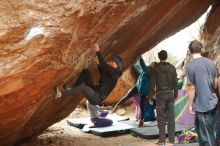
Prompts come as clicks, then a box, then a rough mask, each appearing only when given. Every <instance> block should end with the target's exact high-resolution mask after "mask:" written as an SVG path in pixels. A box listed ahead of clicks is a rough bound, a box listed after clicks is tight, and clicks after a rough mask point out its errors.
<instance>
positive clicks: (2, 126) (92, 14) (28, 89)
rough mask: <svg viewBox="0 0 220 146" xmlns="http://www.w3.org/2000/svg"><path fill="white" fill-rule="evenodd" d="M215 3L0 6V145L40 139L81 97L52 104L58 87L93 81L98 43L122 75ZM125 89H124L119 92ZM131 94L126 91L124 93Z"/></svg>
mask: <svg viewBox="0 0 220 146" xmlns="http://www.w3.org/2000/svg"><path fill="white" fill-rule="evenodd" d="M211 3H212V0H178V1H177V0H151V1H150V0H138V1H134V0H107V1H103V0H97V1H94V0H87V1H83V0H69V1H65V0H56V1H53V0H34V1H28V0H13V1H9V0H3V1H1V5H0V68H1V69H0V85H1V86H0V120H1V121H0V145H4V146H7V145H13V144H14V143H15V142H19V141H22V140H24V139H28V138H31V137H35V136H37V135H39V134H40V133H41V132H43V131H44V130H45V129H46V128H47V127H48V126H50V125H52V124H53V123H56V122H58V121H60V120H61V119H63V118H64V117H66V116H67V115H68V114H69V113H71V112H72V111H73V110H74V109H75V107H76V106H77V105H78V103H79V102H80V100H81V99H82V97H72V98H66V99H58V100H55V99H54V97H53V86H54V85H55V84H62V83H63V81H65V80H66V79H68V78H69V76H71V78H72V79H73V81H74V79H76V78H77V76H78V74H79V73H80V71H81V70H82V69H83V68H90V69H91V70H92V71H93V73H94V74H96V73H97V72H96V71H95V70H94V68H95V64H94V62H93V58H94V56H95V54H94V53H93V51H92V50H91V49H90V48H89V44H91V43H93V42H94V41H98V42H99V43H100V45H101V48H102V52H103V53H104V55H105V57H106V58H109V57H110V56H111V55H112V54H118V55H121V56H122V58H123V59H124V62H125V66H124V70H125V69H126V68H128V67H129V66H130V65H131V64H132V63H134V61H135V60H136V58H137V57H138V56H139V55H141V54H142V53H144V52H146V51H148V50H149V49H151V48H152V47H153V46H154V45H156V44H157V43H158V42H160V41H162V40H163V39H165V38H166V37H168V36H170V35H172V34H174V33H175V32H177V31H179V30H180V29H182V28H184V27H185V26H187V25H189V24H191V23H192V22H193V21H195V20H196V19H197V18H198V17H199V16H201V14H202V13H204V12H205V11H206V10H207V8H208V7H209V5H210V4H211ZM119 86H120V85H119ZM124 92H126V91H124Z"/></svg>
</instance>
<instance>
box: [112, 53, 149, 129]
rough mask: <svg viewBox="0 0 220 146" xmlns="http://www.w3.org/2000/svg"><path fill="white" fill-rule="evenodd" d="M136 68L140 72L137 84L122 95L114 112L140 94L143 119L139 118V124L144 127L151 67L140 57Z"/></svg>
mask: <svg viewBox="0 0 220 146" xmlns="http://www.w3.org/2000/svg"><path fill="white" fill-rule="evenodd" d="M135 70H136V72H137V73H138V74H139V77H138V80H137V83H136V85H135V86H134V87H133V88H132V89H130V90H129V91H128V93H127V95H125V96H124V97H122V98H121V99H120V100H119V102H118V103H116V105H115V106H114V107H113V110H112V112H114V111H115V110H116V109H117V107H118V106H121V105H122V104H124V103H125V102H126V101H127V100H128V99H130V98H131V97H132V96H134V95H136V94H139V96H140V109H141V119H140V120H139V123H138V126H139V127H142V126H143V123H144V108H145V102H146V96H147V95H148V94H149V86H150V85H149V84H150V74H151V67H150V66H146V65H145V63H144V60H143V58H142V57H140V59H139V61H138V63H137V65H135Z"/></svg>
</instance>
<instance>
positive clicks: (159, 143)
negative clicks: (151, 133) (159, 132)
mask: <svg viewBox="0 0 220 146" xmlns="http://www.w3.org/2000/svg"><path fill="white" fill-rule="evenodd" d="M156 144H157V145H159V146H166V142H165V141H158V142H157V143H156Z"/></svg>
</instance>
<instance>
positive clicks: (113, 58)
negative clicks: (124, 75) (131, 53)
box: [112, 55, 123, 67]
mask: <svg viewBox="0 0 220 146" xmlns="http://www.w3.org/2000/svg"><path fill="white" fill-rule="evenodd" d="M112 60H113V61H114V62H115V63H116V64H117V65H118V67H122V64H123V62H122V59H121V57H120V56H117V55H113V56H112Z"/></svg>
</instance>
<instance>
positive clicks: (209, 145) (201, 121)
mask: <svg viewBox="0 0 220 146" xmlns="http://www.w3.org/2000/svg"><path fill="white" fill-rule="evenodd" d="M214 125H215V109H213V110H210V111H208V112H205V113H201V112H196V118H195V128H196V132H197V133H198V140H199V145H200V146H216V138H215V126H214Z"/></svg>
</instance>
